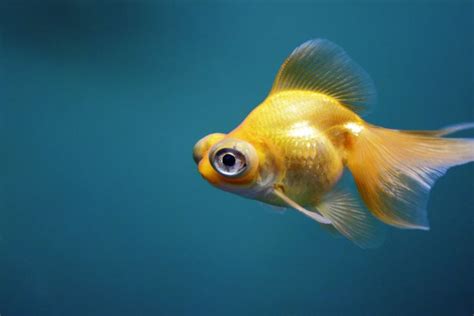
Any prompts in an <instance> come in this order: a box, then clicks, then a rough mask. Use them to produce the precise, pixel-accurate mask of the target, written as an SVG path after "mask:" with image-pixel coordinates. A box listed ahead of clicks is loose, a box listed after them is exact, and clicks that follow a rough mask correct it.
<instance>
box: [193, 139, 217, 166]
mask: <svg viewBox="0 0 474 316" xmlns="http://www.w3.org/2000/svg"><path fill="white" fill-rule="evenodd" d="M224 136H225V134H221V133H213V134H209V135H207V136H205V137H203V138H201V139H200V140H199V141H198V142H197V143H196V144H195V145H194V148H193V159H194V162H195V163H196V164H199V162H200V161H201V160H202V158H203V157H204V155H205V154H206V153H207V152H208V150H209V148H211V147H212V146H213V145H214V144H215V143H217V142H218V141H220V140H221V139H223V138H224Z"/></svg>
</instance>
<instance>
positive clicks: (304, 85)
mask: <svg viewBox="0 0 474 316" xmlns="http://www.w3.org/2000/svg"><path fill="white" fill-rule="evenodd" d="M374 102H375V88H374V85H373V83H372V81H371V79H370V77H369V76H368V75H367V74H366V73H365V71H364V70H363V69H362V68H361V67H359V66H358V65H357V64H356V63H354V62H353V61H352V60H351V59H350V58H349V56H348V55H347V54H346V53H345V52H344V51H343V50H342V49H341V48H340V47H338V46H337V45H335V44H333V43H331V42H329V41H327V40H320V39H319V40H312V41H308V42H306V43H304V44H302V45H301V46H299V47H298V48H296V49H295V50H294V51H293V53H292V54H291V55H290V56H289V57H288V58H287V60H286V61H285V63H284V64H283V65H282V67H281V68H280V70H279V72H278V75H277V77H276V79H275V82H274V84H273V87H272V90H271V92H270V94H269V96H268V97H267V98H266V99H265V100H264V101H263V102H262V103H261V104H260V105H259V106H257V107H256V108H255V109H254V110H253V111H252V112H251V113H250V114H249V115H248V116H247V118H246V119H245V120H244V121H243V122H242V123H241V124H240V125H239V126H238V127H237V128H236V129H234V130H233V131H231V132H230V133H228V134H220V133H216V134H211V135H208V136H206V137H204V138H203V139H201V140H200V141H199V142H198V143H197V144H196V145H195V147H194V151H193V156H194V160H195V161H196V163H197V164H198V168H199V172H200V173H201V175H202V176H203V177H204V178H205V179H206V180H208V181H209V182H210V183H211V184H213V185H214V186H216V187H218V188H221V189H223V190H226V191H229V192H233V193H236V194H239V195H242V196H245V197H248V198H253V199H257V200H260V201H263V202H265V203H269V204H273V205H277V206H283V207H292V208H294V209H296V210H298V211H300V212H302V213H303V214H305V215H306V216H309V217H311V218H312V219H314V220H316V221H318V222H319V223H320V224H321V225H323V226H325V227H327V228H330V229H331V230H337V231H338V232H339V233H341V234H342V235H344V236H346V237H347V238H349V239H351V240H352V241H354V242H355V243H357V244H358V245H359V246H361V247H374V246H377V245H379V244H380V242H381V240H382V234H381V231H380V229H379V228H378V226H377V223H376V222H377V221H376V220H374V218H373V216H372V215H371V214H370V213H372V214H373V215H374V216H375V217H376V218H378V219H379V220H381V221H382V222H385V223H387V224H390V225H393V226H396V227H400V228H418V229H428V227H429V226H428V220H427V212H426V201H427V198H428V193H429V190H430V188H431V187H432V185H433V184H434V182H435V180H436V179H437V178H438V177H439V176H441V175H442V174H444V172H445V171H446V170H447V169H448V168H449V167H451V166H454V165H459V164H463V163H467V162H469V161H473V160H474V142H473V140H472V139H454V138H443V137H442V136H444V135H447V134H450V133H453V132H456V131H459V130H462V129H467V128H472V127H473V126H474V124H470V123H467V124H460V125H455V126H451V127H448V128H445V129H441V130H438V131H398V130H390V129H385V128H381V127H377V126H374V125H371V124H369V123H367V122H365V121H364V120H363V119H362V118H361V117H360V116H359V114H360V113H361V112H362V111H363V110H364V109H366V108H369V107H370V106H371V105H372V104H373V103H374ZM346 169H348V170H349V171H350V173H351V174H352V176H353V180H354V181H355V184H356V186H357V189H358V193H354V192H351V190H350V188H348V187H344V183H343V181H342V180H341V179H342V178H343V174H344V173H345V172H344V171H345V170H346ZM359 195H360V197H362V200H363V202H361V201H359V199H358V196H359ZM364 204H365V205H364ZM364 206H366V207H367V208H368V210H370V212H367V211H366V209H365V207H364Z"/></svg>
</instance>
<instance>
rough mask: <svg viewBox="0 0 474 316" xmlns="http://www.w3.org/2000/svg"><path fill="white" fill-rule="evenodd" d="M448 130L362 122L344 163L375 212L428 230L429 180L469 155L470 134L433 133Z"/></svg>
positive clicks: (473, 146)
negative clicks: (460, 136) (461, 136)
mask: <svg viewBox="0 0 474 316" xmlns="http://www.w3.org/2000/svg"><path fill="white" fill-rule="evenodd" d="M465 126H466V125H465ZM471 126H472V125H469V127H471ZM460 129H463V128H460ZM457 130H459V128H458V129H457ZM447 131H449V132H452V131H451V129H449V128H448V129H443V130H440V132H439V133H438V134H436V133H435V132H432V133H431V134H429V133H424V132H422V133H415V132H412V131H406V132H404V131H397V130H390V129H385V128H380V127H377V126H373V125H369V124H365V125H364V127H363V128H362V130H361V131H360V133H359V134H358V136H355V137H354V139H353V142H351V146H350V148H349V152H348V157H347V165H348V167H349V169H350V170H351V172H352V174H353V176H354V179H355V181H356V184H357V188H358V190H359V193H360V194H361V196H362V198H363V200H364V202H365V203H366V204H367V207H368V208H369V209H370V210H371V211H372V213H373V214H374V215H375V216H376V217H378V218H379V219H380V220H382V221H383V222H385V223H387V224H390V225H393V226H396V227H400V228H417V229H429V224H428V218H427V211H426V204H427V200H428V195H429V191H430V189H431V187H432V186H433V184H434V182H435V181H436V180H437V179H438V178H439V177H441V176H442V175H443V174H444V173H445V172H446V171H447V170H448V168H450V167H452V166H456V165H461V164H464V163H467V162H470V161H473V160H474V139H456V138H442V137H438V136H436V135H446V134H447Z"/></svg>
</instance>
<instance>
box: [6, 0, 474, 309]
mask: <svg viewBox="0 0 474 316" xmlns="http://www.w3.org/2000/svg"><path fill="white" fill-rule="evenodd" d="M472 3H473V2H472V1H469V2H467V1H466V2H458V1H436V2H430V1H422V2H418V1H413V2H410V1H402V2H397V1H384V2H376V1H368V2H361V1H356V2H346V1H335V2H330V1H324V2H318V3H310V2H291V3H290V2H286V3H285V2H264V1H258V2H232V1H228V2H222V3H214V2H201V3H192V2H183V3H173V2H168V3H163V4H159V3H157V2H152V1H149V2H145V1H133V2H132V1H129V2H123V1H122V2H118V1H117V2H110V1H109V2H107V1H106V2H102V4H98V3H97V2H93V1H87V2H86V1H75V2H74V1H55V2H51V1H35V2H26V1H7V0H6V1H3V2H2V3H1V4H0V131H1V133H0V144H1V146H0V194H1V199H0V201H1V203H0V205H1V209H0V314H1V315H2V316H29V315H48V316H53V315H431V316H432V315H459V316H461V315H471V314H472V313H473V312H474V308H473V300H474V272H473V268H474V246H473V242H474V236H473V227H474V226H473V225H474V221H473V214H474V206H473V205H474V194H473V175H474V164H470V165H465V166H462V167H457V168H454V169H452V170H450V171H449V172H448V174H447V175H446V176H445V177H443V178H441V179H440V180H439V181H438V183H437V184H436V186H435V187H434V189H433V191H432V194H431V198H430V201H429V205H428V208H429V219H430V222H431V230H430V231H429V232H422V231H406V230H405V231H404V230H395V229H392V230H390V231H389V234H388V238H387V240H386V242H385V244H384V245H383V246H382V247H381V248H379V249H377V250H371V251H367V250H362V249H360V248H358V247H356V246H354V245H353V244H351V243H350V242H348V241H346V240H344V239H334V238H333V237H332V236H330V235H329V234H328V233H327V232H325V231H323V230H321V229H320V228H319V226H318V225H317V224H315V223H314V222H312V221H310V220H308V219H307V218H305V217H303V216H301V215H300V214H298V213H297V212H294V211H287V212H286V213H284V214H278V213H276V212H274V211H273V209H272V208H271V207H267V206H265V205H262V204H260V203H258V202H255V201H251V200H246V199H243V198H240V197H238V196H235V195H231V194H229V193H225V192H223V191H220V190H217V189H215V188H213V187H211V186H210V185H208V184H207V183H206V182H205V181H204V180H203V179H201V177H200V176H199V174H198V173H197V171H196V166H195V164H194V162H193V160H192V156H191V152H192V147H193V145H194V143H195V141H197V140H198V139H199V138H201V137H202V136H204V135H206V134H208V133H211V132H227V131H229V130H231V129H233V128H234V127H235V126H236V125H237V124H239V122H240V121H241V120H242V119H243V118H244V117H245V116H246V115H247V113H248V112H249V111H251V110H252V109H253V108H254V106H256V105H257V104H258V103H259V102H260V101H261V100H263V99H264V97H265V96H266V94H267V92H268V90H269V88H270V87H271V84H272V81H273V78H274V75H275V74H276V72H277V70H278V68H279V66H280V64H281V63H282V61H283V60H284V58H285V57H286V56H287V55H288V54H289V53H290V52H291V51H292V50H293V49H294V48H295V47H296V46H297V45H299V44H300V43H302V42H304V41H306V40H308V39H311V38H318V37H323V38H327V39H330V40H332V41H334V42H336V43H338V44H339V45H340V46H342V47H344V48H345V49H346V51H347V52H348V53H349V54H350V55H351V56H352V57H353V58H354V59H355V60H356V61H357V62H358V63H359V64H360V65H362V66H363V67H364V68H365V69H366V70H367V72H368V73H370V74H371V76H372V78H373V79H374V81H375V83H376V85H377V88H378V94H379V102H378V105H377V107H376V108H375V110H374V111H373V112H372V113H371V115H370V116H368V117H366V119H367V120H368V121H369V122H371V123H374V124H378V125H381V126H385V127H392V128H400V129H434V128H438V127H441V126H444V125H447V124H452V123H457V122H463V121H469V120H470V121H473V120H474V115H473V107H474V93H473V87H474V80H473V73H474V62H473V41H474V25H473V23H474V22H473V20H474V18H473V17H474V8H473V4H472ZM460 136H473V133H469V132H465V133H464V134H460Z"/></svg>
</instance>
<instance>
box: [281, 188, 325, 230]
mask: <svg viewBox="0 0 474 316" xmlns="http://www.w3.org/2000/svg"><path fill="white" fill-rule="evenodd" d="M273 192H274V193H275V195H276V196H278V197H279V198H280V199H281V200H282V201H283V202H285V203H286V204H287V205H288V206H289V207H292V208H294V209H295V210H297V211H299V212H301V213H303V214H304V215H306V216H308V217H310V218H312V219H314V220H315V221H317V222H319V223H321V224H331V221H330V220H328V219H327V218H325V217H323V216H321V215H320V214H318V213H316V212H311V211H308V210H307V209H305V208H304V207H302V206H301V205H299V204H298V203H296V202H295V201H293V200H292V199H290V198H289V197H288V196H286V194H285V193H283V192H282V191H281V190H279V189H275V190H274V191H273Z"/></svg>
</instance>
